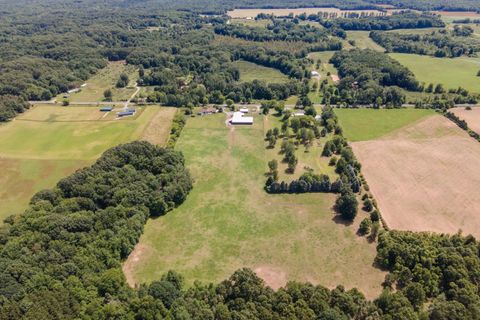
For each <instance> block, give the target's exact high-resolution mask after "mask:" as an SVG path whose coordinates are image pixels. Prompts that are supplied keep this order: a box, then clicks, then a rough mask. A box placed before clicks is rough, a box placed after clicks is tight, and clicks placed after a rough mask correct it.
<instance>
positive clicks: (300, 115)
mask: <svg viewBox="0 0 480 320" xmlns="http://www.w3.org/2000/svg"><path fill="white" fill-rule="evenodd" d="M304 115H305V112H303V111H297V112H295V113H294V114H293V116H294V117H302V116H304Z"/></svg>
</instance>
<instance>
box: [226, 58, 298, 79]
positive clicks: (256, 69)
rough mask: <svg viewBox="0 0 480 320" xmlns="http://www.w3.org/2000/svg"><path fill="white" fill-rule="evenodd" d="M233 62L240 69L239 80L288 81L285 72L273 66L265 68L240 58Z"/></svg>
mask: <svg viewBox="0 0 480 320" xmlns="http://www.w3.org/2000/svg"><path fill="white" fill-rule="evenodd" d="M233 64H234V65H235V66H236V67H237V68H238V69H239V70H240V81H241V82H251V81H253V80H262V81H265V82H266V83H283V82H286V81H288V77H287V76H286V75H285V74H283V73H281V72H280V71H279V70H277V69H274V68H267V67H264V66H261V65H258V64H256V63H252V62H248V61H242V60H239V61H235V62H234V63H233Z"/></svg>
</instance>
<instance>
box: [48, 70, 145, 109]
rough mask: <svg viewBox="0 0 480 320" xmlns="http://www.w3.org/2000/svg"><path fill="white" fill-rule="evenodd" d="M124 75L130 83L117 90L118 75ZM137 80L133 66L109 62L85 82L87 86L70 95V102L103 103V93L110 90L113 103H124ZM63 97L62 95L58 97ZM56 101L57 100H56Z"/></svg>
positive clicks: (132, 92) (132, 91)
mask: <svg viewBox="0 0 480 320" xmlns="http://www.w3.org/2000/svg"><path fill="white" fill-rule="evenodd" d="M122 73H126V74H127V75H128V77H129V79H130V83H129V84H128V86H127V87H126V88H121V89H117V88H115V84H116V83H117V80H118V78H120V74H122ZM137 80H138V72H137V69H136V68H135V67H134V66H131V65H126V64H125V63H124V62H122V61H119V62H111V63H109V64H108V65H107V67H105V68H104V69H102V70H99V71H98V73H97V74H96V75H94V76H93V77H92V78H90V79H89V80H88V81H87V86H85V87H83V88H82V90H81V91H80V92H78V93H73V94H71V95H70V98H69V100H70V101H71V102H94V101H103V99H104V98H103V92H104V91H105V90H107V89H111V90H112V93H113V98H112V100H113V101H126V100H128V99H129V98H130V97H131V96H132V94H134V93H135V88H133V86H134V85H135V82H136V81H137ZM59 97H60V98H61V97H63V94H62V95H60V96H59ZM57 100H59V99H58V98H57Z"/></svg>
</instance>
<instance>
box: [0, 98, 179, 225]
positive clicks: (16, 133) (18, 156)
mask: <svg viewBox="0 0 480 320" xmlns="http://www.w3.org/2000/svg"><path fill="white" fill-rule="evenodd" d="M173 111H174V110H172V109H169V108H160V107H156V106H149V107H147V108H146V109H144V110H143V112H138V115H137V116H136V117H132V118H125V119H122V120H111V121H108V120H105V119H100V120H98V118H99V117H101V116H103V115H104V114H103V113H100V112H99V111H98V108H97V107H56V106H35V107H34V108H32V109H31V110H29V111H28V112H26V113H25V114H23V115H21V116H19V117H18V118H17V119H15V120H14V121H12V122H9V123H6V124H3V125H0V135H1V136H2V139H0V165H1V166H2V174H1V175H0V221H1V220H3V219H4V218H5V217H6V216H8V215H10V214H16V213H20V212H21V211H22V210H23V209H25V207H26V206H27V204H28V201H29V200H30V198H31V197H32V195H33V194H35V193H36V192H37V191H39V190H41V189H44V188H50V187H52V186H53V185H54V184H55V183H56V182H57V181H58V180H60V179H61V178H63V177H65V176H66V175H68V174H70V173H72V172H73V171H75V170H76V169H79V168H81V167H84V166H87V165H89V164H91V163H92V162H93V161H94V160H95V159H96V158H98V157H99V156H100V154H101V153H102V152H103V151H105V150H106V149H108V148H110V147H113V146H115V145H118V144H121V143H125V142H128V141H132V140H135V139H146V140H149V141H152V142H156V143H158V144H163V143H165V142H166V140H167V138H168V131H169V130H170V125H171V120H172V117H173V114H174V112H173ZM113 116H114V115H113ZM153 129H155V130H153Z"/></svg>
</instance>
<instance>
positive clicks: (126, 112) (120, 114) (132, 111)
mask: <svg viewBox="0 0 480 320" xmlns="http://www.w3.org/2000/svg"><path fill="white" fill-rule="evenodd" d="M134 114H135V109H129V108H126V109H125V110H123V111H121V112H118V113H117V117H119V118H122V117H127V116H133V115H134Z"/></svg>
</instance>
